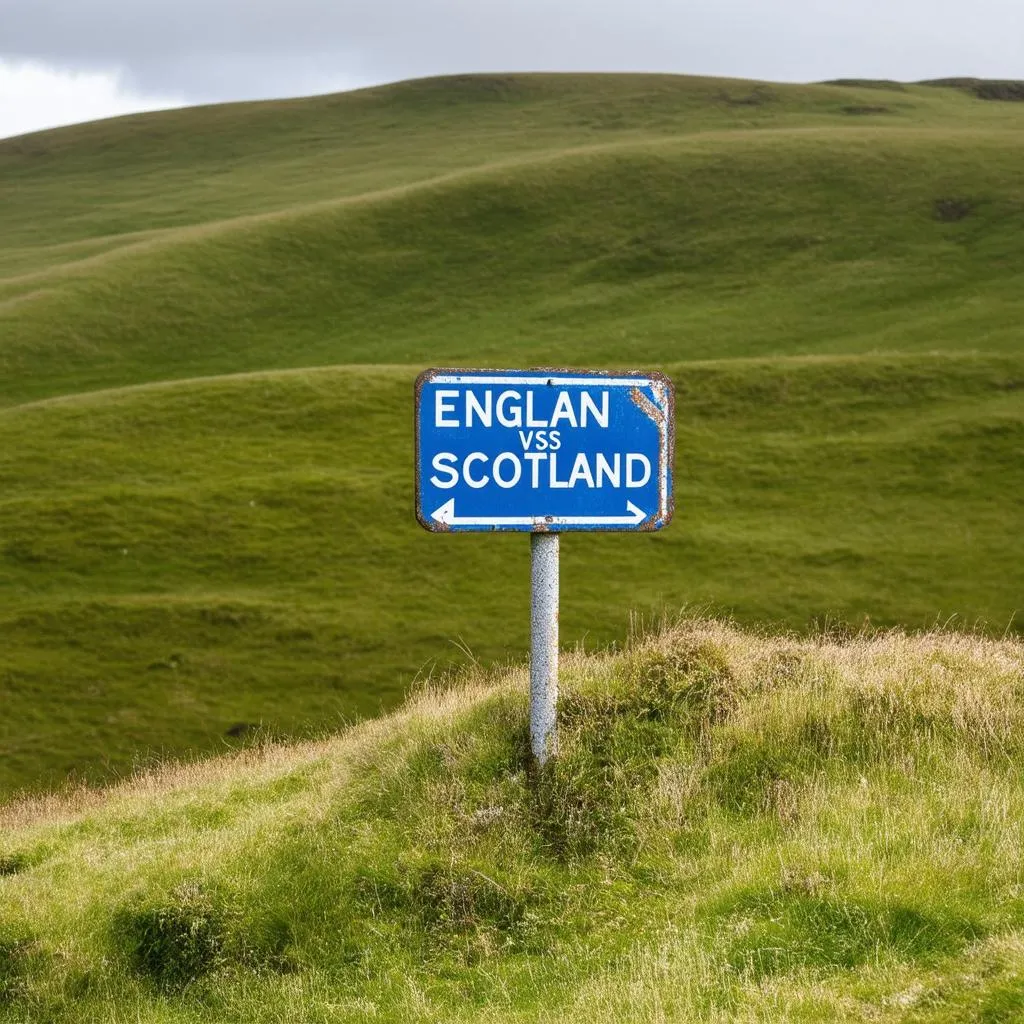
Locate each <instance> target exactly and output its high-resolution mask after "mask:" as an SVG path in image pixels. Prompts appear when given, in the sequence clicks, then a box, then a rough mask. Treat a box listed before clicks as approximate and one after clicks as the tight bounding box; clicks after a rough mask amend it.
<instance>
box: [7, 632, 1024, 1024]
mask: <svg viewBox="0 0 1024 1024" xmlns="http://www.w3.org/2000/svg"><path fill="white" fill-rule="evenodd" d="M1022 672H1024V648H1022V646H1021V644H1020V642H1019V641H1009V640H1004V641H992V640H984V639H981V638H980V637H978V636H970V635H967V634H960V635H958V634H953V633H937V634H936V633H933V634H927V635H918V636H910V637H908V636H906V635H904V634H898V633H895V634H888V635H881V636H874V637H858V638H853V639H850V640H846V641H836V640H834V639H833V640H830V639H827V638H818V639H809V640H798V639H795V638H790V637H785V638H779V637H777V638H774V639H772V638H768V637H765V636H759V635H757V634H753V633H745V632H742V631H739V630H737V629H735V628H734V627H731V626H727V625H723V624H720V623H715V622H694V621H689V622H682V623H680V624H678V625H675V626H672V627H671V628H669V629H667V630H665V631H663V632H662V633H661V634H659V635H654V636H648V637H638V638H634V640H633V642H632V643H630V644H629V645H628V646H627V647H626V648H625V649H624V650H622V651H621V652H619V653H614V654H602V655H590V656H585V655H582V654H576V655H573V656H570V657H569V658H567V659H566V663H565V665H564V672H563V683H564V689H563V694H562V700H561V722H562V732H561V752H560V756H559V758H558V759H557V760H555V761H553V762H552V763H551V765H550V766H549V767H548V768H547V769H545V770H544V771H542V772H539V773H538V772H535V771H531V770H530V769H529V768H528V767H527V762H528V757H527V749H528V746H527V744H528V740H527V735H526V731H527V723H526V690H527V682H526V673H525V672H524V671H523V670H522V669H519V668H515V669H511V670H506V671H500V672H491V673H489V674H487V675H482V674H480V673H479V672H476V673H473V674H472V675H468V676H465V677H464V678H463V679H462V680H461V682H459V683H458V684H457V685H447V686H443V687H440V688H435V689H432V690H427V691H425V692H422V693H421V694H420V695H419V696H417V697H416V698H415V699H414V700H413V701H412V703H411V704H409V705H408V706H407V707H405V708H404V709H403V710H402V711H401V712H399V713H398V714H397V715H393V716H389V717H385V718H382V719H377V720H375V721H372V722H368V723H365V724H363V725H361V726H358V727H356V728H355V729H353V730H351V731H349V732H347V733H344V734H342V735H339V736H337V737H335V738H333V739H331V740H330V741H327V742H322V743H318V744H310V745H306V746H299V747H267V748H264V749H263V750H260V751H250V752H245V753H241V754H238V755H235V756H234V757H233V758H230V759H226V760H221V761H213V762H208V763H207V764H205V765H202V766H196V767H192V768H183V769H178V770H171V771H166V770H165V771H164V772H163V773H162V774H156V775H150V776H147V777H144V778H141V779H138V780H135V781H134V782H133V783H131V784H124V785H122V786H120V787H117V788H115V789H114V790H113V791H110V792H108V793H107V794H106V795H96V794H91V793H88V792H82V793H79V794H76V795H75V796H73V797H71V798H70V799H53V798H51V799H49V800H46V801H42V802H37V803H34V804H33V803H28V804H14V805H10V806H9V807H8V808H7V809H6V810H5V811H4V812H0V813H2V815H3V818H2V820H3V824H4V830H3V832H2V839H0V908H2V910H0V1020H2V1021H11V1022H14V1021H17V1022H19V1024H31V1022H35V1021H39V1022H42V1021H46V1022H48V1024H61V1022H69V1024H70V1022H77V1021H81V1020H90V1021H96V1022H98V1024H100V1022H111V1024H112V1022H114V1021H122V1020H132V1021H138V1022H140V1024H148V1022H158V1021H159V1022H186V1021H187V1022H203V1021H210V1022H213V1021H216V1022H218V1024H221V1022H223V1024H230V1022H232V1021H238V1022H243V1021H244V1022H246V1024H258V1022H261V1021H266V1022H270V1021H280V1020H303V1021H328V1020H330V1021H349V1020H351V1021H357V1020H366V1019H368V1018H372V1019H377V1020H382V1021H390V1020H394V1021H403V1022H404V1021H493V1020H497V1019H500V1020H503V1021H535V1020H570V1019H573V1020H601V1021H609V1022H615V1021H623V1022H625V1021H630V1022H633V1021H651V1022H654V1021H687V1022H691V1021H692V1022H700V1021H708V1022H711V1021H725V1020H729V1021H754V1020H757V1021H777V1022H790V1021H792V1022H799V1021H815V1022H829V1021H860V1020H866V1019H867V1020H876V1021H880V1022H889V1021H892V1022H895V1021H914V1022H920V1024H954V1022H961V1021H967V1020H972V1021H977V1020H985V1021H1009V1020H1013V1019H1016V1017H1017V1016H1018V1015H1019V1012H1020V1008H1021V1005H1022V1003H1024V973H1022V971H1024V967H1022V965H1024V903H1022V901H1021V896H1020V893H1021V882H1022V879H1021V853H1022V849H1021V846H1022V833H1021V824H1020V823H1021V820H1022V817H1024V789H1022V785H1021V778H1022V775H1021V770H1020V768H1021V759H1022V756H1024V719H1022V712H1021V702H1020V693H1019V684H1020V678H1021V674H1022Z"/></svg>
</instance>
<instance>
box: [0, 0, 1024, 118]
mask: <svg viewBox="0 0 1024 1024" xmlns="http://www.w3.org/2000/svg"><path fill="white" fill-rule="evenodd" d="M499 70H500V71H507V70H566V71H572V70H595V71H673V72H680V73H689V74H711V75H733V76H738V77H746V78H764V79H774V80H777V81H791V82H794V81H795V82H799V81H815V80H820V79H824V78H838V77H880V78H898V79H903V80H916V79H921V78H937V77H946V76H951V75H977V76H982V77H989V78H1024V2H1022V0H972V2H970V3H965V2H964V0H857V2H856V3H854V2H852V0H0V137H3V136H7V135H15V134H19V133H22V132H27V131H32V130H34V129H37V128H43V127H49V126H52V125H57V124H68V123H71V122H74V121H82V120H90V119H93V118H97V117H104V116H110V115H114V114H120V113H126V112H129V111H134V110H142V109H153V108H157V107H166V106H173V105H183V104H191V103H205V102H212V101H218V100H228V99H255V98H265V97H274V96H289V95H291V96H294V95H304V94H309V93H316V92H328V91H333V90H339V89H346V88H353V87H356V86H359V85H370V84H376V83H379V82H386V81H392V80H395V79H401V78H411V77H417V76H421V75H434V74H445V73H449V72H465V71H499Z"/></svg>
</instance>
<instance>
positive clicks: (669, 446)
mask: <svg viewBox="0 0 1024 1024" xmlns="http://www.w3.org/2000/svg"><path fill="white" fill-rule="evenodd" d="M674 436H675V407H674V394H673V390H672V383H671V381H670V380H669V379H668V378H667V377H665V376H663V375H661V374H657V373H618V374H617V373H605V372H600V371H575V370H548V369H540V370H487V371H484V370H427V371H426V372H424V373H422V374H420V376H419V377H418V378H417V380H416V518H417V519H418V520H419V522H420V524H421V525H422V526H423V527H424V528H425V529H427V530H430V531H431V532H434V533H460V532H471V531H472V532H481V531H484V532H499V531H500V532H505V531H513V532H526V533H530V534H532V537H531V541H530V551H531V563H530V579H531V589H532V600H531V604H530V608H531V612H530V634H531V636H530V639H531V657H530V745H531V748H532V751H533V754H534V757H536V759H537V761H538V762H539V763H540V764H544V763H545V761H547V759H548V758H549V757H550V756H552V755H553V754H555V753H556V752H557V749H558V737H557V730H556V712H557V703H558V585H559V581H558V561H559V534H561V533H570V532H586V531H613V530H614V531H627V532H648V531H652V530H660V529H661V528H662V527H663V526H665V525H667V524H668V522H669V520H670V519H671V518H672V512H673V497H672V459H673V445H674Z"/></svg>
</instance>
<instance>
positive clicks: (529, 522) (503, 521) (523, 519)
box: [430, 498, 647, 526]
mask: <svg viewBox="0 0 1024 1024" xmlns="http://www.w3.org/2000/svg"><path fill="white" fill-rule="evenodd" d="M626 511H627V512H628V513H629V515H625V516H479V517H476V516H469V517H460V516H456V515H455V499H454V498H452V499H450V500H449V501H446V502H445V503H444V504H443V505H442V506H441V507H440V508H439V509H435V510H434V512H433V513H431V516H430V518H431V519H433V520H434V521H435V522H438V523H443V524H444V525H445V526H636V525H638V524H639V523H642V522H643V521H644V520H645V519H646V518H647V513H646V512H644V510H643V509H641V508H637V506H636V505H634V504H633V502H631V501H627V502H626Z"/></svg>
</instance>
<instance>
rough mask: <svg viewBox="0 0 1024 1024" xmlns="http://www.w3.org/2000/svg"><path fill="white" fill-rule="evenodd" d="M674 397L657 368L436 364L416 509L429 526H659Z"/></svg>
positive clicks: (419, 429)
mask: <svg viewBox="0 0 1024 1024" xmlns="http://www.w3.org/2000/svg"><path fill="white" fill-rule="evenodd" d="M674 436H675V408H674V396H673V391H672V382H671V381H670V380H669V379H668V378H667V377H665V376H663V375H662V374H658V373H600V372H594V371H573V370H427V371H426V372H425V373H422V374H420V376H419V378H417V381H416V518H417V519H418V520H419V521H420V523H421V524H422V525H423V526H424V527H425V528H426V529H428V530H432V531H435V532H444V533H449V532H454V531H463V530H487V531H493V530H518V531H524V532H547V531H557V532H561V531H567V530H635V531H639V530H659V529H661V527H663V526H665V525H666V524H667V523H668V521H669V520H670V519H671V518H672V509H673V501H672V454H673V440H674Z"/></svg>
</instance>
